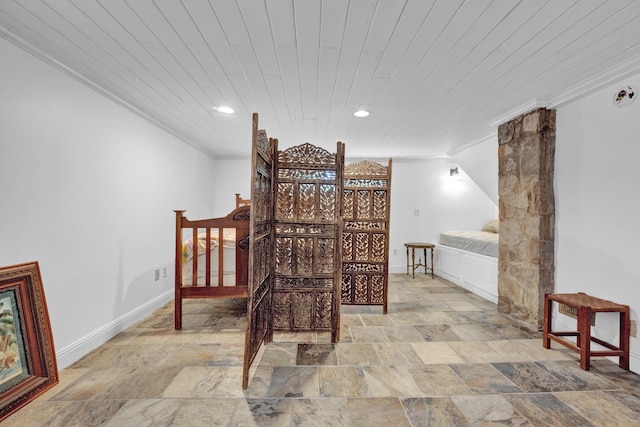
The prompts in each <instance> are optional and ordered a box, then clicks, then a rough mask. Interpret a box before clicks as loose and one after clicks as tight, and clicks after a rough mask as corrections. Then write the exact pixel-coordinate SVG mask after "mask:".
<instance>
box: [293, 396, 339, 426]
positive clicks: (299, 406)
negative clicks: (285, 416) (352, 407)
mask: <svg viewBox="0 0 640 427" xmlns="http://www.w3.org/2000/svg"><path fill="white" fill-rule="evenodd" d="M291 423H292V425H295V426H305V427H343V426H348V425H351V422H350V417H349V405H348V403H347V399H335V398H325V399H295V400H293V402H292V408H291Z"/></svg>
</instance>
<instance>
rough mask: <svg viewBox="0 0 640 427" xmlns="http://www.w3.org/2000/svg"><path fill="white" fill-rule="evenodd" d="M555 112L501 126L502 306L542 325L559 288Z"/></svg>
mask: <svg viewBox="0 0 640 427" xmlns="http://www.w3.org/2000/svg"><path fill="white" fill-rule="evenodd" d="M555 117H556V115H555V110H547V109H537V110H534V111H532V112H530V113H527V114H524V115H522V116H519V117H517V118H515V119H513V120H511V121H510V122H507V123H504V124H502V125H500V127H499V128H498V174H499V181H498V194H499V197H500V202H499V208H500V246H499V261H498V295H499V297H498V310H499V311H501V312H503V313H506V314H509V315H510V316H512V317H514V318H516V319H519V320H522V321H525V322H527V323H531V324H534V325H537V326H538V327H539V328H540V327H542V321H543V315H544V313H543V303H542V302H543V299H544V294H545V293H546V292H553V290H554V288H555V286H554V268H555V267H554V231H555V196H554V192H553V171H554V153H555V129H556V126H555Z"/></svg>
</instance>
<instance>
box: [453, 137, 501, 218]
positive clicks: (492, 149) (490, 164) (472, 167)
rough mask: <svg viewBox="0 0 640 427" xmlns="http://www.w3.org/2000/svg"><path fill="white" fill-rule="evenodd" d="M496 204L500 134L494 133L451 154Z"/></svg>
mask: <svg viewBox="0 0 640 427" xmlns="http://www.w3.org/2000/svg"><path fill="white" fill-rule="evenodd" d="M451 159H452V160H453V161H454V162H456V163H457V164H459V165H460V166H461V167H462V168H463V169H464V170H465V172H466V173H467V174H468V175H469V176H470V177H471V178H472V179H473V181H474V182H475V183H476V184H478V187H480V188H481V189H482V191H484V192H485V193H486V195H487V197H489V199H490V200H491V201H493V203H495V205H496V206H497V205H498V135H497V134H494V135H492V136H490V137H488V138H485V139H484V140H482V141H480V142H478V143H477V144H474V145H473V146H471V147H469V148H467V149H465V150H462V151H459V152H456V153H454V154H451Z"/></svg>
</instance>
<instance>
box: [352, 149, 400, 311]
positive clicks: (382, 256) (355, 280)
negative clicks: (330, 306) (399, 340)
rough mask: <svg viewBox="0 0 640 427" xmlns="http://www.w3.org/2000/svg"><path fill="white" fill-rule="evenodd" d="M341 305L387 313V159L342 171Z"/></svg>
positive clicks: (389, 190) (357, 165) (388, 202)
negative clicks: (378, 307)
mask: <svg viewBox="0 0 640 427" xmlns="http://www.w3.org/2000/svg"><path fill="white" fill-rule="evenodd" d="M343 194H344V195H343V200H342V206H343V232H342V236H343V237H342V239H343V244H342V297H341V298H342V304H348V305H382V306H383V312H384V313H385V314H386V313H387V301H388V297H387V288H388V279H389V274H388V270H389V210H390V206H391V159H389V164H388V166H384V165H382V164H380V163H375V162H370V161H368V160H363V161H361V162H358V163H351V164H348V165H346V166H345V168H344V189H343Z"/></svg>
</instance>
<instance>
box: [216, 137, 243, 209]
mask: <svg viewBox="0 0 640 427" xmlns="http://www.w3.org/2000/svg"><path fill="white" fill-rule="evenodd" d="M246 143H247V145H251V134H249V135H247V139H246ZM214 177H215V179H214V185H213V192H214V194H215V195H216V199H215V212H214V216H216V217H220V216H225V215H227V214H228V213H229V212H231V211H232V210H233V209H235V207H236V193H238V194H240V197H242V198H243V199H248V198H250V197H251V158H249V157H246V158H233V159H229V158H223V159H218V160H217V161H216V169H215V171H214Z"/></svg>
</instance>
